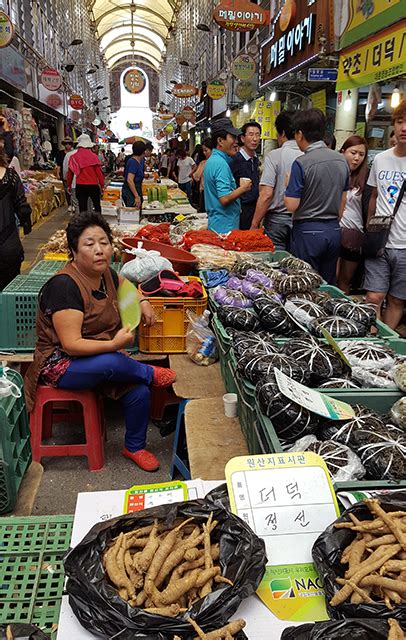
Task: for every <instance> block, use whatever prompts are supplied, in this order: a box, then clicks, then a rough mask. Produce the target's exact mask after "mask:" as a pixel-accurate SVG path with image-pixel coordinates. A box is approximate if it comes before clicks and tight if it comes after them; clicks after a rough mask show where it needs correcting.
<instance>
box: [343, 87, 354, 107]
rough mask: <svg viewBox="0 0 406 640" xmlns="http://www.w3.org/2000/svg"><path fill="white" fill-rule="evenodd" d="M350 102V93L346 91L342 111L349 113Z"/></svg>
mask: <svg viewBox="0 0 406 640" xmlns="http://www.w3.org/2000/svg"><path fill="white" fill-rule="evenodd" d="M351 107H352V100H351V91H350V90H349V89H348V92H347V97H346V99H345V100H344V111H347V112H348V111H351Z"/></svg>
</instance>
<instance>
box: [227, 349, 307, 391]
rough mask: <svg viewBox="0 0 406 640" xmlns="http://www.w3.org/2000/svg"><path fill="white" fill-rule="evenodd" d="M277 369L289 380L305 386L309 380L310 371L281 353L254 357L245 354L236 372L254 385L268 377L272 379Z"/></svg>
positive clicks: (250, 354)
mask: <svg viewBox="0 0 406 640" xmlns="http://www.w3.org/2000/svg"><path fill="white" fill-rule="evenodd" d="M275 367H276V369H279V370H280V371H282V373H284V374H285V375H287V376H289V378H293V380H297V381H298V382H301V383H302V384H305V385H307V384H308V382H309V380H310V371H309V370H308V368H307V367H306V366H305V365H304V364H302V363H301V362H296V361H295V359H294V358H290V357H289V356H287V355H283V354H281V353H271V354H266V353H259V354H257V355H254V354H252V353H247V354H246V355H245V356H244V357H242V358H240V359H239V361H238V370H239V371H240V372H241V373H242V375H243V376H244V378H248V380H249V381H250V382H252V383H253V384H256V383H257V382H260V381H261V380H264V379H265V378H268V377H269V376H271V377H272V379H274V369H275Z"/></svg>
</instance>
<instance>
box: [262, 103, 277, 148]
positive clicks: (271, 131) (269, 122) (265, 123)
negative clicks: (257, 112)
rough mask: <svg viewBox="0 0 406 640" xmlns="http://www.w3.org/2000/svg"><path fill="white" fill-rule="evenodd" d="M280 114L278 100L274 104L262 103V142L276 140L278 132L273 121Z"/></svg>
mask: <svg viewBox="0 0 406 640" xmlns="http://www.w3.org/2000/svg"><path fill="white" fill-rule="evenodd" d="M280 112H281V103H280V101H279V100H274V102H264V110H263V119H262V135H261V138H262V140H276V138H277V135H278V132H277V131H276V129H275V119H276V117H277V116H278V115H279V114H280Z"/></svg>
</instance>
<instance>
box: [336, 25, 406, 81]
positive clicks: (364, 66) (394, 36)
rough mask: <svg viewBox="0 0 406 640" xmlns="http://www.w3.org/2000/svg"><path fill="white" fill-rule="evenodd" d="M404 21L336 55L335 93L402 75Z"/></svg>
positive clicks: (405, 62) (405, 65)
mask: <svg viewBox="0 0 406 640" xmlns="http://www.w3.org/2000/svg"><path fill="white" fill-rule="evenodd" d="M405 29H406V20H402V21H401V22H399V23H398V24H396V25H394V26H393V27H389V29H385V30H384V31H383V32H381V33H379V34H377V35H375V36H372V37H371V38H368V39H367V40H365V41H364V42H362V43H361V44H360V45H356V46H354V47H351V48H350V49H346V50H345V51H343V52H342V53H341V54H340V59H339V64H338V78H337V91H342V90H343V89H353V88H356V87H363V86H365V85H372V84H374V83H375V82H380V81H382V80H387V79H389V78H394V77H396V76H400V75H403V74H404V73H406V32H405Z"/></svg>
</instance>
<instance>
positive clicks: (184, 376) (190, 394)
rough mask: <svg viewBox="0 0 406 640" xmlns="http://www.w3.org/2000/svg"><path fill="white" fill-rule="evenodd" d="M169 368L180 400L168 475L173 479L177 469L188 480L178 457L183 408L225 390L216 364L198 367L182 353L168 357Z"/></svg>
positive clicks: (182, 462) (218, 365)
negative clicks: (173, 373) (193, 401)
mask: <svg viewBox="0 0 406 640" xmlns="http://www.w3.org/2000/svg"><path fill="white" fill-rule="evenodd" d="M169 366H170V368H171V369H173V370H174V371H176V375H177V377H176V382H175V383H174V384H173V390H174V392H175V394H176V395H177V396H178V398H179V399H180V403H179V409H178V417H177V421H176V431H175V439H174V443H173V458H172V464H171V470H170V475H171V478H173V476H174V473H175V469H178V470H179V471H180V472H181V473H182V475H183V477H184V478H185V479H187V480H188V479H189V478H190V471H189V468H188V466H187V465H186V464H185V462H184V460H182V458H181V457H180V455H179V440H180V433H181V426H182V418H183V415H184V412H185V406H186V404H187V403H188V402H189V400H195V399H200V398H215V397H218V396H223V394H224V393H226V390H225V387H224V383H223V379H222V377H221V371H220V364H219V363H218V362H216V363H215V364H212V365H210V366H209V367H200V366H198V365H196V364H195V363H194V362H193V361H192V360H191V359H190V358H189V356H188V355H187V354H183V353H182V354H173V355H170V356H169Z"/></svg>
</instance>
